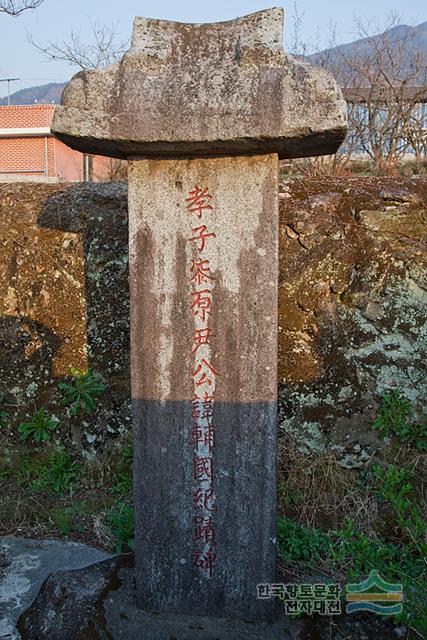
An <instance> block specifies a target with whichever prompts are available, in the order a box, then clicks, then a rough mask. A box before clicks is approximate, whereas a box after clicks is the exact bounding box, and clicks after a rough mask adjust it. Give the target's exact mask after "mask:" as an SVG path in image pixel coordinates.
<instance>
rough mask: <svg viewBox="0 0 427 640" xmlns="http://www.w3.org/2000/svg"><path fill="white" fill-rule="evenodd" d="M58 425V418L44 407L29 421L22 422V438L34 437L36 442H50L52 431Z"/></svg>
mask: <svg viewBox="0 0 427 640" xmlns="http://www.w3.org/2000/svg"><path fill="white" fill-rule="evenodd" d="M57 426H58V418H55V417H54V416H49V415H48V413H47V411H46V409H45V408H44V407H42V408H41V409H39V410H38V411H37V412H36V413H35V414H34V415H33V416H31V418H30V420H29V421H28V422H21V424H20V425H19V427H18V431H19V433H20V434H21V440H27V439H28V438H29V437H32V438H33V440H34V442H37V443H40V442H50V438H51V434H52V431H55V429H56V427H57Z"/></svg>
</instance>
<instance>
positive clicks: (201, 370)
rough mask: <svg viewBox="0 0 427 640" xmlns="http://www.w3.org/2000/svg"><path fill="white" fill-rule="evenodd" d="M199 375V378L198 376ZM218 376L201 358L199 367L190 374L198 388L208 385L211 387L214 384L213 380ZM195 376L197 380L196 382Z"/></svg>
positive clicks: (209, 364)
mask: <svg viewBox="0 0 427 640" xmlns="http://www.w3.org/2000/svg"><path fill="white" fill-rule="evenodd" d="M199 374H200V376H199ZM219 375H220V374H219V373H218V371H216V370H215V369H214V368H213V366H212V365H211V363H210V362H208V361H207V360H205V358H202V359H201V361H200V363H199V365H198V366H197V367H196V370H195V371H194V372H193V373H192V377H193V378H195V383H196V386H197V387H200V386H201V385H202V384H208V385H209V386H211V385H212V384H213V383H214V382H215V378H216V377H217V376H219ZM196 376H199V378H198V379H197V380H196Z"/></svg>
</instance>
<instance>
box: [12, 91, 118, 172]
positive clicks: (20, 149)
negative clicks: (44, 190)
mask: <svg viewBox="0 0 427 640" xmlns="http://www.w3.org/2000/svg"><path fill="white" fill-rule="evenodd" d="M54 112H55V105H54V104H34V105H12V106H10V107H0V129H33V128H39V127H44V128H47V127H50V125H51V123H52V119H53V114H54ZM11 135H13V134H11ZM46 139H47V152H48V153H47V157H48V170H47V175H48V176H49V177H58V178H59V179H60V180H64V181H81V180H83V178H84V176H83V154H82V153H80V152H79V151H74V150H73V149H70V147H67V146H66V145H65V144H63V143H62V142H61V141H60V140H57V139H56V138H54V137H53V136H50V135H49V136H48V137H47V138H46V136H34V135H33V136H25V135H20V136H15V137H3V136H0V174H2V173H3V174H14V176H18V177H19V176H20V175H22V176H26V175H27V176H28V175H35V176H43V175H46V174H45V164H46V149H45V145H46ZM116 164H117V161H115V160H112V159H111V158H103V157H100V156H94V157H93V179H94V180H95V181H98V180H110V179H111V178H113V177H116V176H115V175H114V174H115V171H114V169H115V166H116Z"/></svg>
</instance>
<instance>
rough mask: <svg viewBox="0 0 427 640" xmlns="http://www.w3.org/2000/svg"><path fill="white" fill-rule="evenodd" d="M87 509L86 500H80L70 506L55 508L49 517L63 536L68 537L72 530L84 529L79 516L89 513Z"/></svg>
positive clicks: (80, 530)
mask: <svg viewBox="0 0 427 640" xmlns="http://www.w3.org/2000/svg"><path fill="white" fill-rule="evenodd" d="M87 509H88V505H87V502H86V500H80V501H79V502H76V503H75V504H73V505H71V506H70V507H66V508H57V509H54V510H53V511H52V512H51V513H50V518H49V519H50V520H51V521H52V523H53V524H54V525H55V527H56V528H57V529H58V531H59V532H60V533H61V534H62V535H63V536H65V537H68V536H69V535H70V533H71V532H72V531H77V532H80V533H81V532H82V531H83V526H82V524H81V522H79V518H81V516H82V515H85V514H86V513H87Z"/></svg>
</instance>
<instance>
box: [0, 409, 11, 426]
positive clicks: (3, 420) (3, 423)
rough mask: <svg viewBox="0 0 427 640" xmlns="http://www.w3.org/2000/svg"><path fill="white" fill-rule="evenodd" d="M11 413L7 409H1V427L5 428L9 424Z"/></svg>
mask: <svg viewBox="0 0 427 640" xmlns="http://www.w3.org/2000/svg"><path fill="white" fill-rule="evenodd" d="M8 418H9V414H8V413H7V411H0V429H3V428H4V427H5V426H6V425H7V420H8Z"/></svg>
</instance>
